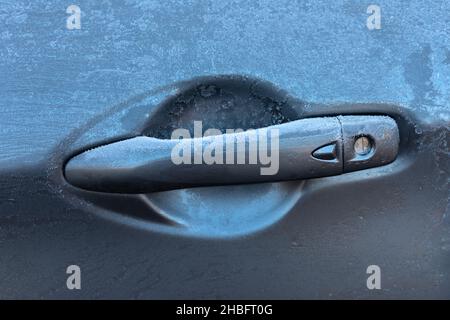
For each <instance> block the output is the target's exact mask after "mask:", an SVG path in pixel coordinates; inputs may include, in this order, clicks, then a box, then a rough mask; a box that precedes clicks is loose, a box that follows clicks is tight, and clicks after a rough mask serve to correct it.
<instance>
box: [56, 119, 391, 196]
mask: <svg viewBox="0 0 450 320" xmlns="http://www.w3.org/2000/svg"><path fill="white" fill-rule="evenodd" d="M273 129H276V130H273ZM273 132H278V138H277V140H276V141H275V140H270V139H269V142H268V144H267V149H268V152H269V153H271V157H272V159H271V161H278V163H277V164H276V166H277V167H278V168H276V166H275V165H273V163H272V165H273V166H274V167H275V169H277V170H276V172H275V170H272V172H269V174H267V172H268V171H270V169H268V166H267V163H266V165H265V166H264V165H262V164H261V163H258V162H257V163H254V161H253V162H252V161H250V159H253V160H255V153H254V151H255V150H254V149H252V146H254V145H255V144H252V143H254V142H256V140H258V139H259V141H262V139H261V138H258V137H262V136H263V135H264V134H266V136H268V137H272V138H273V137H274V136H273V135H271V133H273ZM261 134H262V135H261ZM275 136H276V135H275ZM221 141H222V142H221ZM181 142H182V143H184V145H183V146H185V147H187V148H188V149H190V151H191V152H192V154H193V156H192V157H191V158H190V159H191V160H192V159H193V157H195V154H196V153H197V154H199V153H201V152H204V150H211V149H215V150H216V151H215V152H219V153H220V152H221V150H222V153H223V155H224V160H223V161H222V162H223V164H218V163H214V164H207V163H203V162H202V163H201V164H200V163H193V162H195V161H194V160H193V161H192V162H191V164H189V163H181V164H176V163H175V162H174V161H173V158H172V153H173V150H174V148H177V146H178V147H180V143H181ZM398 146H399V132H398V128H397V124H396V122H395V121H394V120H393V119H392V118H390V117H387V116H337V117H318V118H308V119H301V120H296V121H292V122H288V123H284V124H280V125H275V126H270V127H266V128H262V129H257V130H249V131H244V132H240V133H227V134H222V135H216V136H208V137H199V138H192V139H182V140H180V139H171V140H169V139H165V140H163V139H157V138H152V137H145V136H139V137H135V138H131V139H127V140H122V141H119V142H114V143H110V144H107V145H102V146H99V147H96V148H94V149H90V150H87V151H85V152H82V153H81V154H78V155H76V156H74V157H73V158H71V159H70V160H69V161H68V162H67V164H66V166H65V177H66V179H67V181H68V182H69V183H70V184H72V185H74V186H77V187H79V188H82V189H86V190H90V191H99V192H112V193H149V192H157V191H165V190H173V189H181V188H190V187H201V186H217V185H230V184H245V183H261V182H277V181H287V180H299V179H307V178H318V177H325V176H333V175H339V174H342V173H346V172H351V171H356V170H362V169H367V168H373V167H378V166H382V165H385V164H388V163H390V162H392V161H394V160H395V158H396V156H397V153H398ZM226 148H230V150H232V152H231V153H229V152H230V151H228V150H225V149H226ZM185 150H187V149H185ZM252 152H253V153H252ZM225 154H226V156H225ZM230 154H231V156H229V155H230ZM274 154H277V155H278V159H275V158H274ZM215 155H216V154H215ZM244 156H245V158H244ZM226 157H230V158H229V159H228V160H231V157H232V158H233V160H234V162H233V164H230V161H226V160H227V158H226ZM252 157H253V158H252ZM238 158H239V159H241V160H242V159H246V161H244V163H243V164H237V162H238V160H237V159H238ZM241 162H242V161H241ZM264 168H266V169H267V170H266V172H265V173H264ZM272 169H273V167H272Z"/></svg>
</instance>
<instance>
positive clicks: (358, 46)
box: [0, 0, 450, 167]
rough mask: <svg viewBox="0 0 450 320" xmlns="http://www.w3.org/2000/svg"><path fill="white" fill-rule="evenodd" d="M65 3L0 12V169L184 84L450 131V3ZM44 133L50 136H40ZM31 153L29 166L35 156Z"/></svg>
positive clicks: (18, 5)
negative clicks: (259, 87) (375, 7)
mask: <svg viewBox="0 0 450 320" xmlns="http://www.w3.org/2000/svg"><path fill="white" fill-rule="evenodd" d="M371 3H372V2H371V1H333V2H331V1H292V0H286V1H282V0H280V1H273V0H270V1H184V0H182V1H95V2H94V1H77V2H76V4H77V5H79V6H80V8H81V10H82V21H81V23H82V29H81V30H67V29H66V18H67V16H68V14H66V12H65V10H66V8H67V6H68V5H70V4H71V2H68V1H43V0H38V1H36V0H33V1H10V2H3V3H2V4H1V6H0V20H1V21H2V27H1V29H0V41H1V47H0V49H1V50H0V74H1V79H0V108H1V112H2V113H3V115H2V116H0V149H1V150H2V153H1V154H0V161H1V162H2V166H3V167H5V166H7V165H11V164H12V160H14V162H15V161H17V159H21V160H23V161H26V162H30V163H34V162H36V161H38V160H40V159H45V155H46V153H48V152H49V148H50V147H52V146H54V145H55V144H56V143H57V142H58V141H60V140H62V138H63V137H64V136H66V135H67V134H68V133H69V131H70V130H71V129H73V128H76V127H77V126H79V125H80V124H81V123H83V122H85V121H86V120H87V119H89V118H90V117H91V116H92V115H93V114H98V113H101V112H102V111H105V110H107V109H108V108H110V107H111V106H112V105H115V104H117V103H119V102H121V101H123V100H125V99H128V98H130V97H132V96H134V95H136V94H139V93H141V92H144V91H147V90H150V89H153V88H155V87H158V86H160V85H166V84H170V83H173V82H175V81H179V80H186V79H191V78H192V77H196V76H201V75H211V74H229V73H234V74H247V75H250V76H254V77H258V78H262V79H264V80H267V81H270V82H273V83H274V84H276V85H277V86H279V87H281V88H283V89H286V90H288V91H290V92H291V93H292V94H293V95H295V96H297V97H298V98H300V99H304V100H306V101H309V102H324V103H328V102H387V101H389V102H395V103H398V104H402V105H404V106H407V107H415V108H422V109H423V110H424V112H425V113H429V114H433V116H434V117H435V118H440V119H442V120H443V121H446V122H449V116H448V110H449V103H450V102H449V101H450V51H449V50H450V49H449V42H450V40H449V39H450V15H449V12H450V2H448V1H445V0H442V1H426V2H424V1H420V0H417V1H377V4H379V5H380V7H381V15H382V28H381V30H372V31H370V30H368V29H367V27H366V19H367V17H368V14H367V13H366V9H367V6H368V5H369V4H371ZM43 128H45V130H43ZM31 152H33V157H32V159H31V158H30V154H31Z"/></svg>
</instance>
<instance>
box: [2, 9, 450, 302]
mask: <svg viewBox="0 0 450 320" xmlns="http://www.w3.org/2000/svg"><path fill="white" fill-rule="evenodd" d="M77 4H78V5H79V6H80V8H81V11H82V24H81V30H67V29H66V27H65V22H66V21H65V19H66V18H67V14H66V8H67V6H68V5H69V3H62V2H61V1H56V0H50V1H47V0H45V1H44V0H34V1H26V0H18V1H7V2H4V3H2V5H1V7H2V9H1V10H0V18H1V21H2V28H1V31H0V39H1V49H0V74H1V77H0V108H1V109H0V111H1V115H0V151H1V152H0V297H1V298H69V299H80V298H85V299H86V298H157V299H161V298H178V299H189V298H191V299H193V298H196V299H199V298H210V299H211V298H212V299H215V298H218V299H220V298H235V299H238V298H250V299H251V298H265V299H271V298H289V299H292V298H307V299H314V298H318V299H330V298H348V299H355V298H367V299H377V298H388V299H393V298H403V299H410V298H427V299H428V298H445V299H448V298H450V272H449V270H450V218H449V217H450V215H449V189H450V188H449V184H448V182H449V179H448V177H449V172H450V162H449V160H448V159H449V145H450V143H449V141H450V112H449V110H450V105H449V101H450V49H449V48H450V38H449V36H448V35H449V29H448V28H449V25H450V16H449V14H448V12H449V11H450V2H449V1H447V0H441V1H440V0H436V1H426V2H425V1H422V0H412V1H388V0H379V1H377V4H378V5H379V6H380V7H381V14H382V16H381V19H382V24H381V29H380V30H368V29H367V27H366V20H367V17H368V14H367V7H368V5H369V4H370V3H369V2H364V1H345V0H337V1H318V0H309V1H308V0H306V1H292V0H276V1H227V0H224V1H184V0H174V1H144V0H129V1H114V2H113V1H86V0H80V1H77ZM221 75H240V76H242V78H244V80H243V81H237V82H235V83H234V84H233V83H232V84H231V85H228V86H227V85H226V83H225V84H224V81H223V80H222V78H220V77H219V76H221ZM205 76H208V77H209V78H208V79H206V80H205V79H203V77H205ZM198 77H200V79H198ZM191 82H192V83H193V84H192V86H190V84H191ZM265 82H269V83H270V84H272V86H273V90H270V91H269V92H267V90H265V89H264V88H265V87H261V86H260V84H262V83H265ZM211 84H213V85H216V86H218V87H220V88H222V89H223V92H222V94H220V95H217V96H216V99H215V100H212V99H210V98H204V99H203V98H202V94H203V96H208V94H209V92H210V91H209V90H207V88H209V87H207V86H209V85H211ZM205 86H206V87H205ZM239 90H240V91H239ZM283 91H285V92H287V93H288V95H287V94H284V93H283ZM241 92H244V94H240V93H241ZM177 93H183V94H185V96H182V97H180V96H178V94H177ZM173 96H175V97H176V99H175V100H172V97H173ZM292 97H295V99H293V98H292ZM177 99H178V100H177ZM222 99H223V100H224V103H223V104H222V103H221V102H222ZM242 101H250V102H252V105H250V106H248V107H247V108H245V109H241V108H239V106H241V105H243V104H242V103H241V102H242ZM166 102H167V103H166ZM246 105H248V103H247V104H246ZM351 114H353V115H355V114H372V115H380V114H384V115H389V116H390V117H392V118H393V119H395V121H396V122H397V124H398V128H399V132H400V138H401V139H400V146H399V154H398V158H397V159H396V161H394V162H393V163H391V164H389V165H386V166H382V167H378V168H372V169H368V170H364V171H355V172H350V173H348V174H345V175H339V176H334V177H327V178H320V179H310V180H308V181H306V182H303V183H295V182H292V183H289V182H288V183H280V184H278V183H275V184H256V185H249V186H227V187H213V188H195V189H184V190H174V191H169V192H160V193H154V194H151V195H147V196H146V197H145V200H144V199H140V200H139V201H140V202H139V204H143V205H141V206H140V207H139V208H141V209H138V206H137V205H136V206H134V205H130V198H129V197H127V199H125V200H124V199H123V198H121V195H115V197H117V198H115V200H114V201H112V200H111V197H105V198H102V200H103V201H102V203H101V204H99V197H100V194H101V193H96V198H95V199H94V200H92V201H88V199H87V193H88V192H83V191H81V190H75V189H76V188H74V187H73V186H71V185H69V184H67V183H66V181H65V179H64V177H63V165H64V164H65V161H66V160H67V159H68V158H70V157H72V156H73V155H75V154H78V153H80V152H82V151H85V148H86V146H89V145H91V146H93V147H94V146H98V145H99V144H103V143H104V144H106V143H111V142H114V141H118V140H123V139H127V138H131V137H134V136H137V135H142V134H143V133H146V132H144V131H143V130H142V128H144V127H146V128H148V132H150V131H151V132H152V133H159V134H160V135H161V136H164V134H165V133H166V132H170V131H171V130H173V129H174V128H179V127H186V126H187V125H188V124H189V123H192V121H193V120H200V119H201V120H204V122H205V123H206V122H208V125H210V126H211V127H218V128H230V127H233V128H234V127H235V128H244V129H245V128H258V127H264V126H269V125H272V124H276V123H280V122H279V121H281V122H283V121H284V119H289V120H290V121H293V120H296V119H303V118H309V117H318V116H337V115H351ZM222 125H223V127H222ZM130 132H131V134H130ZM155 136H156V135H155ZM161 138H164V137H161ZM352 149H353V148H352ZM82 193H83V194H82ZM102 196H105V195H102ZM118 198H120V199H118ZM105 208H106V209H105ZM155 212H158V215H156V214H155ZM159 213H161V214H164V213H170V214H173V215H175V216H176V218H178V219H183V220H182V221H183V222H185V223H186V225H187V227H186V228H185V229H187V230H189V231H192V232H191V233H189V234H187V233H184V234H181V235H180V233H172V234H169V233H167V232H160V231H161V230H160V229H161V228H159V227H155V226H154V224H156V223H153V224H152V221H154V220H156V218H155V219H154V217H155V216H158V217H159V216H161V215H160V214H159ZM132 214H134V216H132ZM132 217H133V218H132ZM149 220H151V221H150V222H149ZM158 221H160V220H158ZM212 226H213V227H214V228H212ZM181 228H183V227H181ZM183 230H184V229H183ZM199 230H200V231H201V232H199ZM223 230H225V234H226V235H229V234H231V232H232V231H233V230H237V231H238V233H235V234H233V235H234V237H232V238H227V239H220V240H219V239H217V238H214V239H211V238H210V237H207V235H206V232H208V234H214V235H215V234H217V233H219V232H221V231H223ZM194 232H197V233H196V234H197V235H198V236H197V237H193V236H192V234H193V233H194ZM72 264H77V265H79V266H80V268H81V270H82V289H81V290H68V289H67V287H66V279H67V274H66V273H65V272H66V268H67V266H69V265H72ZM372 264H376V265H379V266H380V268H381V272H382V279H381V280H382V287H381V289H380V290H368V289H367V287H366V280H367V276H368V275H367V274H366V269H367V266H368V265H372Z"/></svg>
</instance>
